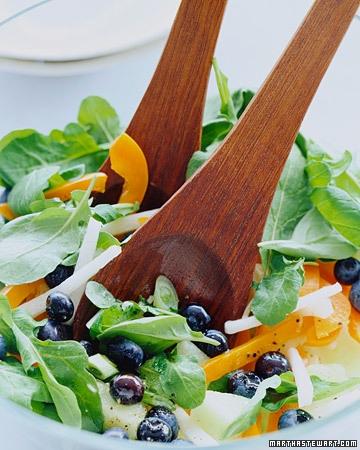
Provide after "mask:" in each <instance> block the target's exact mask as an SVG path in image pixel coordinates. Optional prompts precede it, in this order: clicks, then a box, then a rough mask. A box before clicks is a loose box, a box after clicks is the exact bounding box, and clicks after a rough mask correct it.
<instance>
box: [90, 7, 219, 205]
mask: <svg viewBox="0 0 360 450" xmlns="http://www.w3.org/2000/svg"><path fill="white" fill-rule="evenodd" d="M226 4H227V0H212V1H208V0H196V1H193V0H182V2H181V4H180V6H179V10H178V12H177V15H176V17H175V21H174V23H173V26H172V28H171V31H170V34H169V37H168V40H167V43H166V45H165V48H164V50H163V53H162V56H161V58H160V61H159V63H158V65H157V67H156V71H155V73H154V75H153V78H152V80H151V82H150V84H149V86H148V88H147V90H146V92H145V94H144V96H143V98H142V100H141V102H140V105H139V107H138V108H137V110H136V112H135V115H134V117H133V118H132V120H131V122H130V124H129V126H128V127H127V129H126V133H127V134H128V135H129V136H130V137H132V138H133V139H134V140H135V141H136V143H137V144H138V145H139V146H140V148H141V149H142V151H143V152H144V154H145V157H146V160H147V164H148V168H149V187H148V190H147V193H146V195H145V198H144V200H143V201H142V209H143V210H144V209H153V208H157V207H159V206H161V205H162V204H164V203H165V201H166V200H168V199H169V198H170V197H171V195H172V194H173V193H174V192H175V191H176V190H177V189H178V188H179V187H180V186H181V185H182V184H183V183H184V181H185V174H186V168H187V163H188V161H189V159H190V156H191V155H192V154H193V153H194V151H196V150H199V148H200V142H201V129H202V120H203V112H204V104H205V98H206V91H207V86H208V81H209V75H210V69H211V63H212V58H213V56H214V51H215V46H216V42H217V37H218V34H219V31H220V28H221V22H222V18H223V15H224V11H225V7H226ZM169 167H171V168H172V170H167V169H168V168H169ZM100 171H101V172H105V173H106V174H107V175H108V180H107V184H106V190H105V193H104V194H99V193H94V195H93V204H98V203H117V202H118V200H119V196H120V193H121V190H122V184H123V179H122V178H121V177H120V176H119V175H117V174H116V173H115V172H114V171H113V170H112V169H111V164H110V160H109V159H107V160H106V161H105V163H104V164H103V166H102V167H101V169H100Z"/></svg>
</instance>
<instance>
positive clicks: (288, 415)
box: [278, 409, 313, 430]
mask: <svg viewBox="0 0 360 450" xmlns="http://www.w3.org/2000/svg"><path fill="white" fill-rule="evenodd" d="M312 419H313V417H312V416H311V415H310V414H309V413H308V412H306V411H304V410H303V409H287V410H286V411H284V412H283V413H282V414H281V416H280V418H279V421H278V429H279V430H281V429H282V428H288V427H294V426H296V425H300V424H301V423H303V422H307V421H308V420H312Z"/></svg>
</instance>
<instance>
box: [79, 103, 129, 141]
mask: <svg viewBox="0 0 360 450" xmlns="http://www.w3.org/2000/svg"><path fill="white" fill-rule="evenodd" d="M78 120H79V123H80V124H82V125H83V126H84V127H85V129H86V130H87V132H88V133H89V134H90V135H91V136H92V137H93V138H94V139H95V141H96V142H97V143H98V144H104V143H111V142H112V141H113V140H114V139H116V138H117V137H118V136H119V135H120V133H121V129H120V122H119V118H118V116H117V114H116V112H115V110H114V109H113V108H112V107H111V106H110V105H109V103H108V102H107V101H106V100H104V99H102V98H101V97H97V96H90V97H87V98H86V99H85V100H83V101H82V102H81V105H80V110H79V115H78Z"/></svg>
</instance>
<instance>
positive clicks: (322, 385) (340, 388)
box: [262, 372, 360, 412]
mask: <svg viewBox="0 0 360 450" xmlns="http://www.w3.org/2000/svg"><path fill="white" fill-rule="evenodd" d="M280 379H281V384H280V386H278V387H277V388H275V389H269V390H268V391H267V394H266V397H265V398H264V401H263V405H262V406H263V407H264V408H266V409H267V410H268V411H271V412H275V411H278V410H279V409H280V408H281V407H282V406H284V405H289V404H296V403H297V401H298V398H297V387H296V383H295V379H294V375H293V373H292V372H285V373H283V374H281V375H280ZM310 379H311V383H312V385H313V387H314V395H313V401H314V402H316V401H318V400H324V399H327V398H329V399H330V398H331V397H334V396H337V395H338V394H341V393H342V392H344V391H346V390H347V389H351V388H353V387H354V386H357V385H359V383H360V377H352V378H348V379H347V380H342V381H325V380H322V379H321V378H319V377H317V376H315V375H311V376H310Z"/></svg>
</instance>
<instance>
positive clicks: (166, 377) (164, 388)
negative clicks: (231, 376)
mask: <svg viewBox="0 0 360 450" xmlns="http://www.w3.org/2000/svg"><path fill="white" fill-rule="evenodd" d="M140 376H141V377H142V378H143V379H144V380H145V384H146V387H147V389H148V391H150V392H152V393H153V398H154V396H155V395H157V396H158V398H159V399H161V401H164V400H163V399H164V398H168V399H170V400H171V401H173V402H174V403H176V404H177V405H179V406H181V407H182V408H185V409H193V408H196V407H197V406H199V405H200V404H201V403H202V402H203V400H204V398H205V393H206V377H205V372H204V370H203V369H202V368H201V367H200V366H199V364H198V363H197V362H196V358H195V359H193V358H192V357H189V356H184V355H174V354H171V355H169V356H168V357H167V356H166V354H165V353H161V354H159V355H156V356H155V357H154V358H152V359H150V360H148V361H146V362H145V364H143V366H141V367H140Z"/></svg>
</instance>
